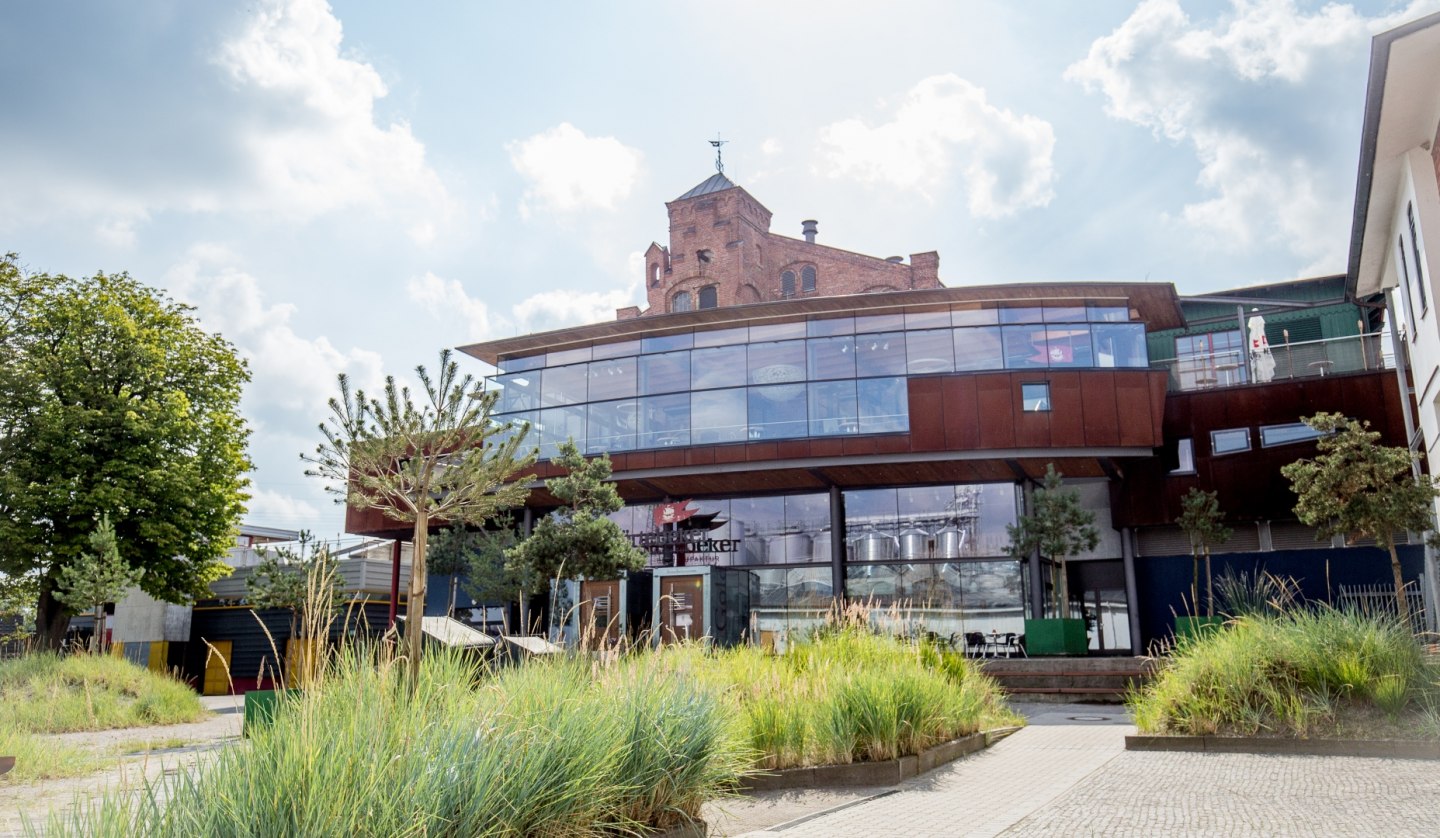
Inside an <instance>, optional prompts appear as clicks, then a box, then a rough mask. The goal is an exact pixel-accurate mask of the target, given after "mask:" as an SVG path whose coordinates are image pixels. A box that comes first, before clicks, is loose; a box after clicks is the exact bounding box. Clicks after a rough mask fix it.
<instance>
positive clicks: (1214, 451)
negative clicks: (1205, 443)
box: [1210, 428, 1255, 457]
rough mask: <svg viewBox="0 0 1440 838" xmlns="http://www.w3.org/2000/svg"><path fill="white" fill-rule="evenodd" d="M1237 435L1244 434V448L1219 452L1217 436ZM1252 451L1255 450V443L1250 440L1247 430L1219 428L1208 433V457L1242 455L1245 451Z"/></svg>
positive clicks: (1248, 430)
mask: <svg viewBox="0 0 1440 838" xmlns="http://www.w3.org/2000/svg"><path fill="white" fill-rule="evenodd" d="M1237 433H1243V434H1245V447H1244V448H1228V449H1226V450H1224V451H1221V450H1220V446H1219V443H1218V436H1219V435H1221V434H1237ZM1253 450H1255V442H1254V440H1253V439H1251V433H1250V429H1249V428H1221V429H1219V430H1214V431H1211V432H1210V456H1212V457H1224V456H1226V455H1228V454H1243V453H1245V452H1246V451H1253Z"/></svg>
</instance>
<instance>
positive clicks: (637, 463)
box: [610, 451, 655, 470]
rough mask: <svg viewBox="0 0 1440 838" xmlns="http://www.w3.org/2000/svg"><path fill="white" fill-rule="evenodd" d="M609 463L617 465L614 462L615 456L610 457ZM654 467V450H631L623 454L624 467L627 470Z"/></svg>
mask: <svg viewBox="0 0 1440 838" xmlns="http://www.w3.org/2000/svg"><path fill="white" fill-rule="evenodd" d="M610 464H611V465H612V466H615V465H617V463H616V462H615V458H614V457H611V458H610ZM654 467H655V452H654V451H631V452H630V453H629V454H626V455H625V468H626V469H627V470H631V469H642V468H654Z"/></svg>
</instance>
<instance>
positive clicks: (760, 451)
mask: <svg viewBox="0 0 1440 838" xmlns="http://www.w3.org/2000/svg"><path fill="white" fill-rule="evenodd" d="M778 454H779V449H778V447H777V446H776V445H775V443H773V442H749V443H746V444H745V459H746V460H749V461H750V462H752V463H755V462H769V461H771V460H774V459H775V458H776V457H777V456H778Z"/></svg>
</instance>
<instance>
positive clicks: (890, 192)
mask: <svg viewBox="0 0 1440 838" xmlns="http://www.w3.org/2000/svg"><path fill="white" fill-rule="evenodd" d="M1437 10H1440V0H1423V1H1421V0H1415V1H1414V2H1352V3H1318V2H1302V1H1301V0H1231V2H1199V1H1198V0H1125V1H1124V2H1120V1H1119V0H1086V2H1083V3H1076V2H1073V0H1027V2H1021V3H1015V2H976V1H975V0H965V2H954V1H953V0H952V2H943V1H942V0H934V1H933V2H925V1H924V0H913V1H912V0H886V2H878V0H877V1H876V2H869V3H862V2H853V1H852V0H836V2H830V3H825V4H816V3H800V2H783V1H782V0H768V1H767V2H762V0H732V2H728V3H724V4H719V3H698V2H689V0H653V2H643V1H642V0H615V2H607V3H584V2H578V0H576V1H575V2H564V0H557V1H556V2H548V3H498V2H492V3H486V2H478V1H477V2H460V0H435V2H428V3H404V4H402V3H394V2H379V0H373V1H372V2H361V1H360V0H336V2H333V3H331V4H328V5H327V4H326V3H325V2H323V0H251V1H250V2H244V3H224V2H206V3H195V2H190V1H189V0H129V2H126V3H115V2H109V0H76V2H65V3H55V2H47V1H46V0H9V2H5V3H3V4H0V252H7V251H13V252H16V253H18V254H19V255H20V260H21V264H22V265H24V266H25V267H26V268H28V269H29V270H32V271H36V272H42V271H43V272H48V273H64V274H69V275H88V274H93V273H94V272H96V271H102V270H103V271H105V272H119V271H128V272H129V273H130V274H131V275H132V276H134V277H136V278H137V279H139V280H141V281H143V282H145V283H147V284H149V285H152V286H154V287H157V288H160V289H163V290H164V291H165V292H166V293H167V294H169V295H170V296H171V297H173V298H175V299H177V300H180V301H183V302H185V303H188V304H190V305H193V306H194V307H195V316H196V317H197V318H198V319H199V320H200V322H201V323H202V324H203V325H204V326H205V328H207V329H210V330H213V331H218V332H219V333H221V334H223V335H224V336H225V337H226V338H227V339H228V340H229V341H231V342H232V343H233V344H234V345H235V347H236V348H237V350H238V351H239V353H240V354H241V355H242V356H243V357H244V358H245V359H246V360H247V362H248V364H249V368H250V373H251V376H252V381H251V383H250V385H249V386H248V388H247V390H246V392H245V394H244V397H243V400H242V409H243V411H244V413H245V416H246V418H247V420H248V422H249V425H250V427H251V430H252V432H253V434H252V437H251V457H252V459H253V460H254V462H255V466H256V468H255V471H254V473H253V474H252V475H251V478H252V481H253V485H252V487H251V490H250V491H251V494H252V498H251V501H250V510H249V513H248V514H247V516H246V518H245V520H246V522H247V523H251V524H256V525H261V526H273V527H285V528H308V529H310V530H312V531H314V532H316V533H317V534H318V535H321V536H322V537H333V536H334V535H336V534H338V533H339V531H340V530H341V529H342V528H343V521H344V515H343V510H342V509H341V508H340V507H338V506H335V505H334V504H333V502H332V500H331V498H330V497H328V496H327V495H326V494H325V493H324V492H323V490H322V486H321V485H320V483H319V482H318V481H317V480H315V479H313V478H307V477H305V475H304V464H303V463H302V462H301V460H300V457H299V454H300V452H302V451H307V452H308V451H313V450H314V448H315V446H316V444H317V443H319V442H320V440H321V437H320V434H319V431H318V429H317V425H318V423H320V422H321V421H323V420H324V419H325V417H326V415H327V408H326V400H327V399H328V398H329V397H330V396H332V395H334V394H335V393H336V392H337V388H336V383H335V377H336V375H337V374H338V373H345V374H346V375H348V376H350V377H351V378H352V379H353V380H354V381H355V382H356V383H357V384H359V385H360V386H363V387H366V388H367V389H372V390H373V389H375V388H376V387H377V386H379V385H380V384H381V382H383V379H384V377H385V376H386V375H395V376H396V377H397V378H400V379H401V380H410V381H413V380H414V375H413V370H414V368H415V366H416V365H417V364H425V365H427V366H430V367H431V368H433V367H434V365H435V363H436V360H437V358H438V353H439V351H440V350H441V349H444V348H446V347H455V346H459V345H463V344H467V343H473V342H476V341H480V340H485V339H489V338H498V337H506V336H512V335H517V334H524V333H526V332H530V331H537V330H542V329H552V328H560V327H564V326H567V325H575V324H580V323H589V322H596V321H600V320H608V319H613V317H614V310H615V309H616V308H618V307H622V306H627V305H640V304H643V302H644V295H643V287H642V281H643V262H642V260H641V254H642V253H643V252H644V250H645V249H646V248H647V247H648V246H649V245H650V243H651V242H652V241H658V242H660V243H661V244H665V243H667V241H666V238H667V235H668V234H667V224H668V222H667V218H666V214H665V207H664V203H665V201H669V200H673V199H674V198H676V197H677V196H679V195H680V194H682V193H684V192H685V191H686V190H688V189H689V188H690V187H692V186H694V185H695V184H697V183H699V182H700V181H702V180H704V179H705V178H707V177H708V176H709V175H710V174H712V173H713V172H714V154H713V150H712V149H711V147H710V146H709V144H708V140H710V139H713V138H715V137H716V136H720V137H722V138H724V139H725V140H727V144H726V145H725V147H724V151H725V173H726V174H727V175H728V176H729V177H730V178H731V179H732V180H734V181H735V182H736V183H737V184H739V185H741V186H743V187H745V188H746V190H747V191H749V192H750V193H751V194H752V195H754V196H755V197H756V198H757V199H759V200H760V201H761V203H763V204H765V206H767V207H768V208H769V209H770V210H771V211H772V212H773V213H774V220H773V222H772V230H773V231H774V232H778V233H781V234H783V235H791V236H795V237H797V238H798V237H799V236H800V221H801V220H802V219H807V218H815V219H818V220H819V222H820V223H819V241H820V242H822V243H824V244H829V245H832V246H835V247H841V248H845V249H848V250H854V251H858V252H861V253H867V254H870V255H875V256H881V257H884V256H890V255H893V254H908V253H917V252H922V251H928V250H937V251H939V253H940V277H941V280H942V281H943V282H944V283H945V284H947V285H950V286H957V285H969V284H992V283H1004V282H1033V281H1066V280H1117V281H1127V282H1140V281H1153V282H1173V283H1175V284H1176V286H1177V287H1178V289H1179V290H1180V292H1181V293H1182V294H1185V293H1200V292H1205V291H1214V290H1219V289H1224V288H1233V287H1239V286H1244V285H1252V284H1256V283H1263V282H1273V281H1280V280H1286V279H1294V278H1299V277H1306V276H1317V275H1324V274H1335V273H1342V272H1344V270H1345V267H1346V265H1345V256H1346V249H1347V246H1348V238H1349V225H1350V215H1351V211H1352V204H1353V199H1354V188H1355V177H1356V166H1357V162H1358V154H1359V142H1360V130H1361V123H1362V109H1363V106H1364V99H1365V86H1366V79H1367V73H1368V61H1369V51H1370V40H1371V38H1372V37H1373V36H1374V35H1375V34H1376V33H1378V32H1382V31H1385V30H1387V29H1391V28H1394V27H1395V26H1397V25H1400V24H1401V23H1404V22H1406V21H1408V20H1412V19H1414V18H1417V17H1420V16H1422V15H1425V14H1428V13H1431V12H1434V11H1437ZM462 365H463V367H464V369H465V371H467V372H471V373H473V374H475V375H477V376H478V375H484V374H486V373H488V372H491V370H489V369H487V368H486V367H485V366H484V365H482V364H481V363H480V362H478V361H474V360H472V359H468V358H463V359H462Z"/></svg>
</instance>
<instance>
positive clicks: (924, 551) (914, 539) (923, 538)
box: [900, 524, 930, 561]
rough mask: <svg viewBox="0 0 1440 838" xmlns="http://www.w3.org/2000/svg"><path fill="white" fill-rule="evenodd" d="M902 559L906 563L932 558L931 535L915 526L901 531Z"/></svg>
mask: <svg viewBox="0 0 1440 838" xmlns="http://www.w3.org/2000/svg"><path fill="white" fill-rule="evenodd" d="M900 558H902V559H905V560H906V561H910V560H912V559H928V558H930V533H928V532H925V531H924V530H922V529H920V528H919V527H917V526H914V525H913V524H912V525H911V526H909V527H906V528H905V529H904V530H901V531H900Z"/></svg>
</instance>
